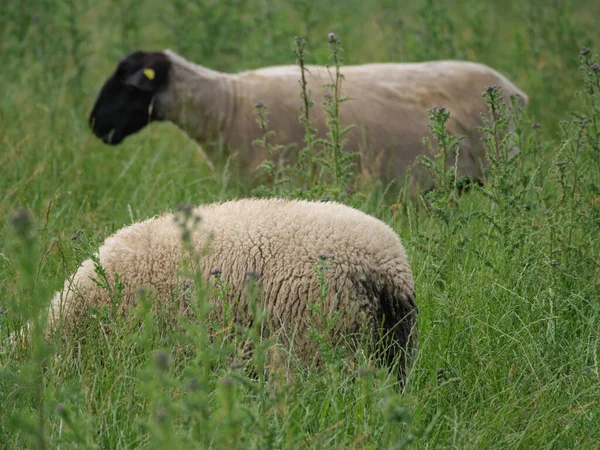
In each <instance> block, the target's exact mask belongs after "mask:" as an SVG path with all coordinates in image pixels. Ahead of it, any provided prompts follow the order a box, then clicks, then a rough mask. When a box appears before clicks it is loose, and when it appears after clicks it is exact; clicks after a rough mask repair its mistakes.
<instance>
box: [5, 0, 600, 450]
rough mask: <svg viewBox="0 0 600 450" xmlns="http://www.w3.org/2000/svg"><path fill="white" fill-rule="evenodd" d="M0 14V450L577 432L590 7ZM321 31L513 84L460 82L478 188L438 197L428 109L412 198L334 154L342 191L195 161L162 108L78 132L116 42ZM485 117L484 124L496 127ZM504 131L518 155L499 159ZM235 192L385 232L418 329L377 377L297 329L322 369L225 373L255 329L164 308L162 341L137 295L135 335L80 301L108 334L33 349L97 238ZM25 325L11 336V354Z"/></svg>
mask: <svg viewBox="0 0 600 450" xmlns="http://www.w3.org/2000/svg"><path fill="white" fill-rule="evenodd" d="M4 5H5V6H4V7H3V8H2V11H1V12H0V46H1V52H0V68H1V69H0V86H2V92H1V95H0V145H1V147H0V218H1V220H0V405H1V407H0V448H6V449H21V448H39V449H44V448H136V447H143V448H169V447H172V448H244V449H245V448H260V449H267V448H268V449H270V448H273V449H274V448H290V449H291V448H315V449H323V448H340V449H341V448H357V449H358V448H370V449H380V448H389V449H401V448H419V449H425V448H431V449H443V448H461V449H462V448H471V449H480V448H494V449H496V448H510V449H521V448H522V449H532V448H536V449H537V448H544V449H575V448H577V449H579V448H583V449H587V448H589V449H593V448H599V447H600V428H599V427H598V421H599V420H600V403H599V401H598V399H599V398H600V367H599V362H598V358H599V356H600V348H599V346H600V66H599V64H600V59H599V57H598V54H599V53H600V34H598V28H597V18H598V17H600V2H593V1H590V0H586V1H584V0H573V1H566V0H553V1H541V0H523V1H520V2H499V1H494V0H477V1H476V0H462V1H461V0H457V1H439V2H436V1H434V0H410V1H406V2H398V1H393V0H371V1H368V2H367V1H361V0H345V1H343V2H329V1H316V0H293V1H284V0H264V1H261V0H228V1H222V0H207V1H202V2H201V1H193V0H189V1H184V0H173V1H172V2H160V1H156V0H148V1H146V2H137V1H132V0H110V1H108V0H99V1H95V2H93V1H90V0H82V1H78V2H75V1H74V0H67V1H65V2H53V1H49V0H35V1H33V0H7V1H5V2H4ZM330 32H334V33H335V34H336V36H337V37H338V38H339V40H340V46H341V47H342V48H343V53H342V55H343V63H342V65H341V72H342V73H343V65H344V64H358V63H367V62H387V61H398V62H401V61H423V60H429V59H451V58H452V59H454V58H455V59H467V60H472V61H478V62H482V63H485V64H488V65H490V66H492V67H494V68H495V69H497V70H498V71H500V72H501V73H503V74H505V75H506V76H507V77H508V78H509V79H511V80H512V81H514V82H515V84H516V85H517V86H519V88H521V89H522V90H524V91H525V92H526V93H527V94H528V95H529V99H530V104H529V107H528V108H527V109H526V110H525V111H522V110H509V108H504V107H503V105H501V104H499V103H498V96H497V92H495V91H494V89H489V90H487V91H486V92H482V95H485V96H486V100H487V101H488V102H489V104H490V105H494V108H495V111H497V114H496V115H495V116H494V118H493V120H491V121H490V122H489V123H487V124H486V126H485V130H484V131H485V134H486V143H487V144H488V156H489V158H490V161H491V169H490V173H489V174H488V180H487V183H486V184H485V185H484V186H483V187H477V186H473V187H471V188H470V189H468V190H467V191H466V192H459V190H458V189H457V188H456V186H455V185H454V182H453V181H452V179H451V177H449V176H448V174H447V173H444V172H443V170H441V166H440V165H439V164H437V161H439V157H440V155H442V154H443V152H445V151H448V148H446V147H445V145H438V144H439V143H442V144H443V143H448V142H449V139H448V136H447V135H445V134H444V127H443V125H444V120H445V117H444V114H440V112H439V111H437V112H432V114H431V120H432V127H433V128H434V129H435V130H437V134H436V136H437V137H438V139H437V140H433V141H432V142H431V147H432V154H431V155H430V156H429V158H430V159H429V168H430V171H431V176H432V177H436V178H437V179H438V180H439V182H440V186H441V188H440V189H438V190H435V191H433V192H431V193H428V194H427V195H423V196H422V197H420V198H413V197H410V196H407V195H405V194H406V193H405V192H403V191H402V190H399V191H390V190H386V189H385V188H386V187H385V186H381V185H377V184H373V185H372V186H365V185H360V186H358V185H355V184H354V183H353V177H352V171H351V169H350V168H347V167H343V168H341V170H342V172H343V173H344V177H343V178H342V179H343V180H344V183H343V184H340V183H338V182H336V183H333V182H332V180H331V177H329V176H327V173H328V172H327V170H324V171H323V172H322V173H323V174H324V175H323V176H322V177H321V178H319V182H318V183H317V185H316V186H313V187H312V188H311V189H310V190H308V191H307V190H306V189H303V190H300V187H301V186H299V185H297V184H295V183H296V181H295V178H293V177H292V179H291V180H290V181H289V182H287V183H281V184H276V183H267V184H265V185H262V186H247V185H245V184H244V183H243V182H242V181H240V180H236V179H235V178H234V177H232V176H231V174H230V173H229V172H228V171H227V168H226V167H224V168H223V167H218V168H216V169H214V170H213V169H211V168H210V166H209V165H208V164H207V162H206V160H205V158H204V157H203V155H202V154H201V153H200V152H199V151H198V148H197V146H196V144H195V143H193V142H192V141H190V140H189V139H188V138H187V137H186V136H185V135H183V133H182V132H180V131H179V130H177V129H176V128H175V127H174V126H173V125H170V124H168V123H154V124H151V125H150V126H149V127H147V128H146V129H145V130H144V131H143V132H141V133H139V134H137V135H135V136H132V137H130V138H129V139H127V140H126V141H125V142H124V143H123V144H122V145H120V146H118V147H108V146H106V145H104V144H103V143H102V142H100V141H99V140H98V139H96V138H95V137H94V136H93V135H92V133H91V132H90V130H89V127H88V123H87V117H88V115H89V111H90V109H91V107H92V105H93V102H94V100H95V97H96V95H97V92H98V89H99V88H100V86H101V84H102V83H103V82H104V80H105V78H106V77H107V76H108V75H109V74H110V73H111V72H112V71H113V70H114V65H115V63H116V61H118V60H119V59H120V58H121V57H122V56H124V55H125V54H127V53H129V52H131V51H133V50H135V49H144V50H161V49H164V48H171V49H173V50H175V51H177V52H178V53H180V54H182V55H183V56H185V57H186V58H188V59H190V60H193V61H195V62H197V63H200V64H203V65H205V66H207V67H210V68H212V69H215V70H222V71H230V72H233V71H239V70H246V69H251V68H258V67H262V66H266V65H275V64H294V63H296V55H295V53H294V49H297V47H296V46H297V40H296V39H295V38H296V36H301V37H303V38H304V39H305V40H306V51H307V54H306V56H305V58H306V61H307V62H308V63H311V64H332V59H331V46H330V43H329V42H328V33H330ZM299 93H300V88H299ZM507 106H508V105H507ZM314 107H315V108H318V107H322V105H319V104H315V105H314ZM340 107H341V108H343V103H342V104H341V105H340ZM257 112H258V111H257ZM509 125H512V126H514V132H512V133H511V134H510V135H509V138H507V139H506V140H503V141H498V140H497V139H495V136H496V132H497V131H498V130H505V129H507V128H508V126H509ZM513 145H518V146H519V148H520V150H521V152H520V153H519V155H518V156H517V157H516V158H514V159H508V158H506V157H505V155H506V152H507V150H508V149H510V148H511V147H512V146H513ZM425 163H427V161H425ZM327 167H328V166H327V164H326V162H325V168H326V169H327ZM336 179H337V178H336ZM251 195H279V196H287V197H295V196H300V195H302V196H304V197H307V196H308V197H310V198H314V199H317V200H318V199H320V198H322V197H323V196H327V197H328V198H330V199H335V200H339V201H342V202H345V203H348V204H351V205H352V206H354V207H356V208H358V209H361V210H363V211H365V212H367V213H369V214H372V215H374V216H376V217H378V218H380V219H381V220H383V221H385V222H386V223H388V224H390V225H391V226H392V227H393V228H394V230H395V231H396V232H397V233H398V235H399V236H400V237H401V239H402V241H403V243H404V245H405V247H406V250H407V253H408V255H409V257H410V261H411V265H412V268H413V272H414V276H415V283H416V295H417V298H416V301H417V305H418V307H419V335H420V342H419V352H418V354H417V355H416V358H415V360H414V362H413V364H412V369H411V371H410V373H409V376H408V380H407V383H406V386H405V387H404V389H403V390H402V391H401V390H399V389H398V386H397V385H395V380H394V379H393V377H391V376H390V375H389V374H388V373H387V372H386V371H385V370H383V369H381V368H378V367H376V366H374V365H372V364H371V361H369V360H368V358H367V357H365V358H364V360H363V361H362V364H359V366H358V367H356V366H351V365H349V364H348V363H347V361H345V360H344V358H342V357H339V356H338V354H337V353H336V352H335V349H331V348H329V347H328V345H327V342H326V341H325V340H323V339H322V336H320V335H319V333H318V332H316V333H315V339H317V340H319V339H320V342H321V341H322V342H321V345H322V347H323V349H324V350H326V354H327V355H328V356H327V364H326V365H325V367H324V368H316V367H308V368H305V369H304V370H299V371H298V373H296V374H295V375H296V376H295V377H293V378H291V379H290V380H286V379H280V378H278V377H277V376H272V377H264V376H263V374H262V372H261V371H260V370H259V374H258V376H257V377H251V376H249V375H248V374H247V373H245V372H244V371H243V370H240V369H239V368H237V367H236V366H235V364H230V358H229V357H230V355H231V353H232V352H233V351H234V349H235V348H236V345H238V344H239V341H240V339H243V338H244V337H248V336H249V337H250V338H252V339H258V338H257V336H256V330H253V329H248V330H245V331H241V333H242V335H241V336H240V335H236V334H230V333H229V334H228V333H226V332H223V333H217V335H216V336H213V339H209V336H208V330H207V328H206V327H203V326H198V325H197V324H196V325H195V326H194V325H193V324H191V323H187V324H186V323H184V325H183V326H185V327H187V328H186V329H187V333H185V334H182V333H180V332H179V331H175V330H174V328H173V325H172V324H171V322H170V321H169V320H168V318H165V317H161V316H160V315H159V316H158V317H154V316H153V315H152V314H151V313H150V312H148V311H147V310H144V308H141V309H139V310H136V314H137V317H138V318H139V319H140V320H141V322H142V326H141V327H139V326H138V327H134V325H133V324H132V322H129V321H127V320H125V319H123V318H120V317H115V316H113V315H111V314H110V312H108V313H106V314H105V315H103V316H102V317H101V319H102V320H103V321H105V322H108V323H110V329H111V332H110V333H106V332H104V331H105V329H104V328H103V327H101V326H100V325H99V323H100V322H101V320H100V319H99V317H94V318H92V319H91V322H90V326H89V329H88V330H87V331H86V333H87V334H88V339H87V344H86V345H83V346H80V347H74V346H73V345H72V344H73V343H69V342H66V343H65V342H60V341H58V340H55V341H50V342H46V341H44V340H43V339H42V334H41V322H39V319H37V317H38V316H39V312H40V311H43V308H44V307H45V306H46V305H47V304H48V302H49V300H50V298H51V296H52V294H53V292H55V291H56V290H57V289H59V288H60V287H61V286H62V283H63V281H64V280H65V278H66V277H67V276H69V275H70V274H71V273H72V272H73V271H74V270H75V269H76V268H77V266H78V265H79V264H80V263H81V261H83V259H85V258H87V257H89V255H90V254H91V253H92V252H93V251H94V249H95V248H97V246H98V245H99V244H100V243H101V242H102V241H103V240H104V239H105V238H106V237H107V236H109V235H110V234H112V233H113V232H114V231H116V230H117V229H119V228H121V227H123V226H125V225H128V224H130V223H132V222H135V221H139V220H142V219H145V218H148V217H150V216H153V215H155V214H158V213H160V212H163V211H165V210H174V209H176V208H177V207H178V205H181V204H184V203H204V202H213V201H221V200H226V199H230V198H236V197H247V196H251ZM24 211H26V212H24ZM200 296H201V295H200ZM199 300H201V299H199ZM101 313H102V312H99V313H98V314H101ZM102 314H104V313H102ZM26 320H33V323H34V325H33V328H32V336H33V338H32V339H33V342H32V345H31V346H20V345H17V346H12V345H10V343H9V335H10V334H11V333H12V332H13V331H15V330H17V329H19V327H21V326H22V325H23V323H24V322H25V321H26ZM103 330H104V331H103ZM244 333H246V334H244ZM69 344H71V345H69ZM268 345H269V342H265V343H259V342H257V346H258V347H257V348H259V349H262V350H264V349H265V348H267V347H268ZM262 354H263V352H262V351H258V352H257V356H256V358H257V361H256V364H258V367H259V368H260V367H262V366H261V364H263V363H264V361H262V360H261V355H262Z"/></svg>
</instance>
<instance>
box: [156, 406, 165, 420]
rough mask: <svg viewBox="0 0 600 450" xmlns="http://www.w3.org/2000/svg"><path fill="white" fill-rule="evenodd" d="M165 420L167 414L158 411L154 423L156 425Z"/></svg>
mask: <svg viewBox="0 0 600 450" xmlns="http://www.w3.org/2000/svg"><path fill="white" fill-rule="evenodd" d="M166 418H167V412H166V411H165V410H164V409H159V410H158V412H157V413H156V421H157V422H158V423H163V422H164V421H165V419H166Z"/></svg>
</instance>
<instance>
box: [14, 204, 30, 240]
mask: <svg viewBox="0 0 600 450" xmlns="http://www.w3.org/2000/svg"><path fill="white" fill-rule="evenodd" d="M10 223H11V225H12V226H13V227H14V229H15V231H16V232H17V234H20V235H22V236H24V235H25V234H27V232H29V230H30V229H31V216H30V215H29V211H27V210H26V209H22V210H21V211H17V212H16V213H14V214H13V215H12V217H11V218H10Z"/></svg>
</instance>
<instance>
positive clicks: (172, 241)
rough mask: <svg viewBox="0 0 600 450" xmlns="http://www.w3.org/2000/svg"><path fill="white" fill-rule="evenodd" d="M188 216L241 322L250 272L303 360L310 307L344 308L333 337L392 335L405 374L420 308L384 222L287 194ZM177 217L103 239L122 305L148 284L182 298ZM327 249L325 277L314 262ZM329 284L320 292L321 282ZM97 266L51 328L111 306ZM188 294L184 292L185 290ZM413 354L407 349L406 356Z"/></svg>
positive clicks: (61, 296)
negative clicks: (285, 197) (99, 282)
mask: <svg viewBox="0 0 600 450" xmlns="http://www.w3.org/2000/svg"><path fill="white" fill-rule="evenodd" d="M188 213H189V214H190V216H191V217H199V218H200V219H199V223H198V225H197V226H195V227H193V228H191V229H188V232H189V235H188V236H189V242H191V244H192V247H193V249H194V250H197V251H198V255H200V257H199V258H198V263H197V264H198V266H197V267H194V269H195V270H198V271H199V273H200V274H201V276H202V277H203V278H204V279H214V277H211V273H212V274H213V275H214V273H215V272H218V273H219V274H220V275H219V277H220V281H221V282H223V283H225V284H226V285H228V286H230V287H231V289H230V293H229V296H230V298H228V300H230V301H232V302H234V303H233V306H232V308H233V309H232V311H233V313H234V316H236V317H237V318H238V320H244V319H247V317H244V316H245V315H247V313H246V307H247V306H248V305H245V304H244V302H245V301H246V300H244V298H245V297H244V296H243V295H242V291H243V289H244V286H245V281H246V276H247V274H248V273H249V272H254V273H256V274H258V276H259V281H260V282H261V283H262V289H261V295H260V299H259V303H260V304H261V305H262V306H263V307H264V308H265V310H266V311H267V314H268V319H267V328H268V330H269V331H270V332H276V331H281V332H282V333H281V336H282V337H283V338H284V342H287V343H288V344H289V341H285V337H287V336H292V335H293V348H294V350H295V352H296V354H297V356H298V357H299V359H300V361H304V362H308V361H310V360H311V359H312V358H313V357H314V356H315V349H314V346H313V344H312V343H311V341H310V339H309V337H308V329H309V326H310V325H311V323H313V322H312V321H313V320H314V319H315V315H314V312H313V310H312V309H311V307H310V304H311V303H315V304H317V305H318V306H319V309H320V310H321V311H323V313H325V314H326V315H327V316H331V315H333V314H340V316H339V318H338V322H337V324H336V328H335V330H334V332H335V335H336V336H337V337H342V338H343V337H344V336H345V337H349V336H351V335H354V334H361V333H363V332H364V333H365V335H366V336H367V337H369V338H374V339H378V338H379V337H380V333H381V335H383V336H385V337H386V340H385V342H386V343H387V345H388V347H387V350H386V355H387V359H388V361H389V362H391V361H392V360H394V358H395V357H397V356H400V364H399V377H400V380H401V381H402V380H404V376H405V369H406V367H405V365H406V356H407V354H408V353H409V351H410V350H412V349H414V348H415V347H416V345H417V329H416V320H417V307H416V306H415V303H414V281H413V276H412V272H411V269H410V266H409V262H408V259H407V256H406V253H405V251H404V248H403V246H402V244H401V242H400V239H399V238H398V236H397V235H396V233H395V232H394V231H393V230H392V229H391V228H390V227H389V226H387V225H385V224H384V223H382V222H381V221H379V220H377V219H375V218H374V217H371V216H369V215H367V214H364V213H362V212H360V211H358V210H355V209H353V208H350V207H348V206H344V205H341V204H337V203H331V202H330V203H320V202H308V201H292V200H283V199H261V200H258V199H246V200H239V201H230V202H226V203H221V204H211V205H205V206H199V207H197V208H194V209H193V210H189V211H188ZM176 218H178V216H177V215H175V214H173V213H169V214H164V215H162V216H159V217H156V218H151V219H148V220H145V221H143V222H140V223H136V224H133V225H131V226H128V227H125V228H123V229H121V230H119V231H118V232H117V233H116V234H114V235H113V236H111V237H109V238H108V239H106V241H105V242H104V244H103V245H102V246H101V247H100V249H99V254H98V259H99V262H100V265H101V266H102V267H103V268H104V269H105V271H106V274H107V278H108V280H109V282H110V284H111V285H112V284H114V281H115V273H118V275H119V280H120V281H121V282H122V283H123V285H124V290H123V292H122V298H121V299H120V303H119V311H120V312H121V313H125V311H126V309H128V308H130V307H132V306H133V305H134V304H135V302H136V291H137V289H138V288H140V287H142V288H149V289H150V290H151V291H152V292H154V293H156V295H157V301H158V302H169V301H177V302H179V301H182V300H174V299H176V298H180V299H181V298H182V297H181V296H179V297H178V296H177V292H181V286H182V285H184V284H185V281H184V280H182V279H181V278H180V277H181V274H180V273H178V272H179V270H178V269H179V268H180V264H181V262H182V259H183V258H185V255H186V253H185V252H184V248H185V247H184V245H183V240H182V228H181V220H180V221H179V222H176V221H175V219H176ZM320 255H326V257H327V260H328V264H329V265H328V267H327V268H326V270H325V271H324V273H322V274H321V273H319V272H318V270H316V268H315V260H322V258H323V256H320ZM321 275H322V276H324V280H325V282H326V283H327V287H328V289H327V293H326V295H323V296H322V295H321V287H322V284H321V283H322V280H320V276H321ZM92 277H95V278H98V276H97V275H96V274H95V267H94V262H93V261H92V260H90V259H88V260H86V261H84V262H83V263H82V265H81V266H80V267H79V269H78V270H77V272H76V273H75V274H74V276H73V277H72V278H70V279H68V280H67V281H65V285H64V288H63V290H62V291H61V292H59V293H57V294H56V295H55V297H54V299H53V301H52V305H51V307H50V313H49V327H50V330H52V329H56V327H57V325H58V324H60V326H61V327H62V330H63V332H65V331H66V330H69V329H72V328H73V326H76V324H77V323H78V322H80V320H81V319H82V318H84V317H85V315H86V314H87V311H88V308H89V307H98V306H101V305H109V304H110V299H109V295H108V293H107V292H106V290H105V289H102V288H100V287H98V285H97V284H96V283H95V282H94V281H93V280H92ZM184 297H185V296H184ZM211 303H212V304H213V305H214V306H215V308H214V309H213V314H216V316H215V318H216V320H222V319H223V317H222V306H223V300H222V299H220V298H218V297H215V298H212V299H211ZM407 351H408V353H407Z"/></svg>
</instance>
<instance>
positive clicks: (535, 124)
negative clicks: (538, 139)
mask: <svg viewBox="0 0 600 450" xmlns="http://www.w3.org/2000/svg"><path fill="white" fill-rule="evenodd" d="M531 128H534V129H535V128H542V125H541V124H540V123H538V122H533V123H532V124H531Z"/></svg>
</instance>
